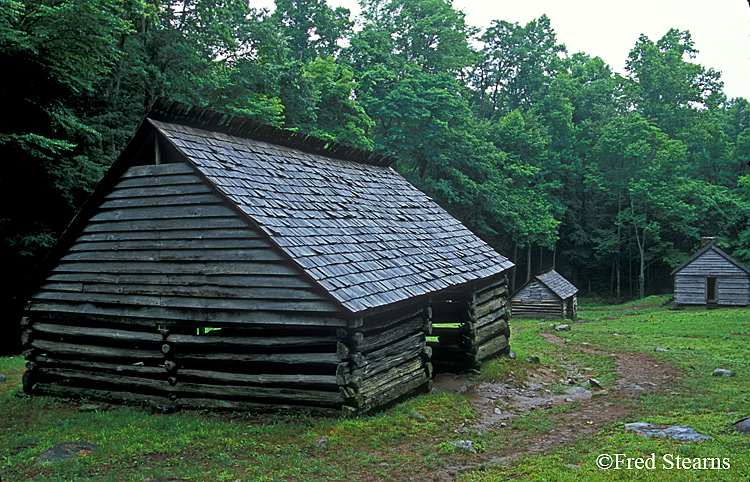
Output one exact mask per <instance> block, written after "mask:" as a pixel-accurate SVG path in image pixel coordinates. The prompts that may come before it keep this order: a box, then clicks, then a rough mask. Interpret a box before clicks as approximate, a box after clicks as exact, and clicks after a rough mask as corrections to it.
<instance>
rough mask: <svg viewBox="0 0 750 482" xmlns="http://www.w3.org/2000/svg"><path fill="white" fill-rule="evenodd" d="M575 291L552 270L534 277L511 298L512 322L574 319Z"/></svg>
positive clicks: (575, 312)
mask: <svg viewBox="0 0 750 482" xmlns="http://www.w3.org/2000/svg"><path fill="white" fill-rule="evenodd" d="M577 293H578V288H576V287H575V286H574V285H573V284H572V283H571V282H570V281H568V280H566V279H565V278H564V277H562V276H561V275H560V273H558V272H557V271H555V270H554V269H550V270H548V271H545V272H543V273H540V274H538V275H536V276H534V277H533V278H532V279H531V280H529V281H528V282H527V283H526V284H525V285H523V286H522V287H521V288H520V289H519V290H518V291H516V292H515V294H513V296H511V302H510V304H511V312H512V313H513V317H514V318H544V319H550V320H561V319H564V318H569V319H572V320H574V319H576V318H577V317H578V296H577Z"/></svg>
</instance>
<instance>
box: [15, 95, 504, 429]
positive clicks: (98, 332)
mask: <svg viewBox="0 0 750 482" xmlns="http://www.w3.org/2000/svg"><path fill="white" fill-rule="evenodd" d="M393 161H394V159H392V158H389V157H385V156H381V155H377V154H374V153H372V152H368V151H362V150H359V149H354V148H349V147H345V146H341V145H338V144H335V143H332V142H329V141H323V140H318V139H313V138H310V137H307V136H304V135H301V134H297V133H294V132H290V131H285V130H281V129H277V128H273V127H268V126H263V125H258V124H254V123H252V122H249V121H247V120H245V119H239V118H234V117H231V116H226V115H223V114H218V113H216V112H212V111H209V110H205V109H200V108H195V107H190V106H186V105H184V104H178V103H173V102H168V101H163V100H162V101H159V102H158V103H157V105H156V106H155V107H154V109H153V110H152V112H151V113H150V114H149V116H148V117H147V119H145V120H144V122H143V123H142V125H141V126H140V127H139V129H138V130H137V132H136V134H135V136H134V138H133V139H132V140H131V142H130V143H129V145H128V146H127V148H126V149H125V150H124V152H123V154H122V155H121V156H120V158H119V159H118V161H117V162H116V163H115V164H114V165H113V167H112V168H111V169H110V171H109V172H108V174H107V176H105V178H104V180H103V181H102V182H101V183H100V185H99V186H98V188H97V189H96V191H95V192H94V194H93V195H92V197H91V198H90V200H89V201H88V202H87V204H86V205H85V207H84V208H83V209H82V211H81V212H80V213H79V214H78V215H77V217H76V218H75V220H74V221H73V222H72V223H71V225H70V226H69V228H68V230H67V231H66V233H65V234H64V235H63V237H62V238H61V240H60V241H59V242H58V244H57V246H56V248H55V249H54V250H53V252H52V254H51V255H50V258H49V261H50V262H49V266H48V271H46V272H45V275H44V277H43V282H42V283H41V284H40V286H39V289H38V291H37V292H36V294H34V295H33V296H32V297H31V299H30V303H29V308H28V311H27V313H26V316H25V318H24V319H23V321H22V324H23V327H24V333H23V340H22V341H23V343H24V348H25V352H24V354H25V356H26V358H27V359H28V363H27V368H28V369H27V372H26V373H25V375H24V388H25V390H26V391H27V392H29V393H31V394H44V395H60V396H67V397H70V396H73V397H88V398H95V399H102V400H111V401H130V402H134V403H146V404H150V405H153V406H157V407H161V408H166V409H175V408H203V407H206V408H225V409H236V410H269V409H272V410H277V409H281V408H290V409H295V410H297V409H302V410H310V411H321V412H333V413H337V414H341V413H342V412H343V413H345V414H348V413H359V412H364V411H367V410H370V409H372V408H374V407H378V406H382V405H383V404H386V403H389V402H391V401H393V400H396V399H398V398H400V397H401V396H403V395H405V394H410V393H414V392H417V391H419V390H428V389H429V388H430V387H431V384H432V382H431V377H432V374H433V361H435V362H436V363H438V364H440V365H441V366H442V367H444V368H448V369H466V368H475V367H477V366H478V364H479V363H481V362H482V361H484V360H487V359H490V358H492V357H494V356H497V355H499V354H502V353H504V352H507V350H508V337H509V334H510V333H509V329H508V323H507V320H508V318H509V316H510V315H509V310H508V309H507V297H508V292H507V278H506V275H505V274H506V271H507V270H508V269H509V268H511V266H513V264H512V263H511V262H510V261H509V260H508V259H506V258H505V257H503V256H501V255H500V254H498V253H496V252H495V251H494V250H493V249H491V248H490V247H489V246H488V245H487V244H486V243H484V242H483V241H482V240H480V239H479V238H478V237H477V236H475V235H474V234H472V233H471V232H470V231H469V230H468V229H466V228H465V227H464V226H463V225H461V223H459V222H458V221H457V220H455V219H454V218H452V217H451V216H450V215H448V213H446V212H445V211H444V210H443V209H441V208H440V207H439V206H438V205H437V204H435V202H433V201H432V200H431V199H430V198H428V197H427V196H426V195H424V194H423V193H421V192H419V191H418V190H417V189H415V188H414V187H413V186H411V185H410V184H409V183H408V182H406V181H405V180H404V179H403V178H402V177H401V176H399V175H398V174H397V173H396V172H395V171H394V170H393V169H391V168H390V167H389V166H390V164H391V163H392V162H393ZM433 326H434V327H435V328H434V331H433ZM427 336H431V342H430V343H429V344H428V343H427V338H426V337H427ZM433 337H434V338H433Z"/></svg>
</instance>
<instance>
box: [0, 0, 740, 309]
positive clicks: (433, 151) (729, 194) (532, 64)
mask: <svg viewBox="0 0 750 482" xmlns="http://www.w3.org/2000/svg"><path fill="white" fill-rule="evenodd" d="M276 4H277V8H276V10H275V11H274V12H273V13H270V12H267V11H265V10H258V9H255V8H253V7H252V3H251V4H250V5H248V4H247V3H246V2H245V1H243V0H149V1H141V0H121V1H113V0H0V65H3V67H4V72H5V73H6V75H4V76H3V77H2V79H0V93H2V96H3V99H4V101H5V106H6V107H5V113H6V115H5V116H3V118H2V120H0V159H2V160H3V170H2V175H0V235H1V236H2V240H3V243H2V245H1V246H0V260H1V262H2V264H3V266H4V267H5V269H4V276H3V279H2V287H1V288H2V297H3V302H4V303H3V304H4V305H5V306H15V307H18V306H20V301H21V300H22V299H23V298H24V296H25V294H23V293H21V292H20V291H19V286H20V285H21V284H20V283H19V282H20V281H22V280H26V279H28V278H29V275H30V273H32V272H33V270H34V268H35V267H36V266H37V265H38V264H39V261H40V259H42V258H43V257H44V255H45V253H46V251H47V249H48V248H49V247H50V246H51V245H52V244H53V243H54V241H55V239H56V238H57V237H58V236H59V234H60V233H61V232H62V231H63V230H64V228H65V227H66V225H67V223H68V222H69V221H70V219H71V218H72V216H73V215H74V213H75V212H76V210H77V209H78V208H79V207H80V206H81V204H82V202H83V201H84V200H85V199H86V196H87V194H88V193H89V192H90V191H91V190H92V189H93V187H94V186H95V184H96V182H97V181H98V180H99V179H100V177H101V176H102V174H103V173H104V172H105V171H106V169H107V167H108V166H109V165H111V163H112V162H113V161H114V159H115V158H116V156H117V153H118V152H119V151H120V150H121V149H122V148H123V146H124V145H125V143H126V142H127V141H128V139H129V137H130V136H131V135H132V133H133V132H134V130H135V128H136V127H137V125H138V123H139V122H140V121H141V120H142V118H143V117H144V115H145V114H146V113H147V112H148V110H149V108H150V106H151V105H152V103H153V101H154V100H155V99H156V98H157V97H158V96H167V97H170V98H172V99H175V100H179V101H183V102H188V103H192V104H197V105H202V106H207V107H210V108H214V109H218V110H224V111H227V112H230V113H234V114H238V115H245V116H249V117H251V118H253V119H255V120H258V121H262V122H265V123H269V124H273V125H277V126H282V127H285V128H288V129H295V130H298V131H301V132H305V133H310V134H313V135H316V136H320V137H324V138H328V139H331V140H335V141H339V142H342V143H346V144H350V145H354V146H357V147H364V148H374V149H377V150H379V151H383V152H386V153H388V154H392V155H395V156H397V157H398V158H399V159H400V163H399V164H398V166H397V169H398V170H399V171H400V172H401V173H403V174H404V175H405V176H406V177H407V178H408V179H409V180H411V181H412V182H413V183H414V184H415V185H417V186H418V187H419V188H421V189H423V190H424V191H426V192H427V193H429V194H430V195H431V196H433V197H434V198H435V199H436V200H438V202H440V203H441V204H442V205H443V206H444V207H445V208H446V209H447V210H449V211H450V212H451V213H452V214H454V215H455V216H456V217H458V218H459V219H461V220H462V221H463V222H465V223H466V224H467V225H468V226H469V227H470V228H471V229H473V230H474V231H475V232H477V233H478V234H479V235H480V236H482V237H483V238H484V239H485V240H487V241H488V242H489V243H490V244H492V245H493V246H494V247H495V248H496V249H498V250H499V251H500V252H503V253H505V254H506V255H508V256H509V257H511V258H512V259H513V260H514V261H515V262H516V263H517V265H518V268H517V272H516V273H515V275H514V278H516V279H515V281H516V283H521V282H523V281H525V279H526V277H527V276H528V274H529V273H532V272H536V271H539V270H541V269H546V268H549V267H550V266H552V265H553V264H554V265H556V266H557V269H558V270H559V271H561V272H562V273H564V274H565V275H566V276H568V277H569V278H570V279H571V280H572V281H573V282H574V283H576V284H577V285H578V286H579V287H580V288H581V289H582V291H583V292H584V293H596V294H600V295H604V296H606V295H611V296H612V297H616V298H620V297H639V296H640V297H642V296H643V295H644V294H646V293H653V292H663V291H665V290H669V288H670V285H671V279H670V276H669V272H670V270H671V269H672V268H673V267H674V266H675V265H677V264H678V263H679V262H680V261H681V260H683V259H684V258H685V257H686V256H687V255H688V254H689V253H690V252H692V251H693V250H694V249H695V248H696V247H697V243H698V240H699V238H700V236H702V235H704V236H705V235H711V236H718V237H719V238H720V240H721V244H722V246H724V247H728V248H729V250H730V252H733V253H734V254H736V255H738V257H739V258H740V259H743V260H745V261H748V260H750V223H749V219H750V194H748V187H750V176H749V175H748V164H747V163H748V159H750V106H749V105H748V101H747V100H746V99H742V98H739V99H727V98H726V96H725V95H724V94H723V92H722V82H721V76H720V73H719V72H716V71H715V70H713V69H710V68H706V67H704V66H701V65H698V64H696V63H694V62H693V61H692V59H693V56H694V54H695V53H696V52H697V47H696V46H695V45H694V43H693V41H692V39H691V36H690V33H689V32H687V31H684V32H683V31H678V30H670V31H669V32H666V33H665V35H664V36H663V37H662V38H661V39H657V40H656V41H654V40H653V39H649V38H647V37H645V36H641V37H640V38H638V39H634V41H635V45H634V47H633V49H632V51H631V52H630V55H629V57H628V59H627V73H626V75H625V76H624V77H623V76H621V75H619V74H616V73H614V72H613V71H612V69H611V68H610V67H609V66H608V65H606V64H605V63H604V62H603V61H602V60H601V59H600V58H597V57H591V56H590V55H587V54H586V53H570V52H567V51H566V48H565V47H564V46H563V45H561V44H559V43H558V41H557V39H556V36H555V32H554V29H553V27H552V20H551V19H549V18H547V17H546V16H542V17H540V18H538V19H536V20H534V21H532V22H529V23H528V24H527V25H519V24H516V23H509V22H506V21H503V20H499V19H498V20H496V21H494V22H493V24H492V26H491V27H490V28H488V29H487V30H486V31H483V32H481V31H479V30H478V29H476V28H474V27H472V26H470V25H467V24H466V21H465V17H464V14H463V13H462V12H461V11H459V10H457V9H456V8H454V7H453V5H452V4H451V2H450V0H362V1H361V5H362V13H361V16H360V17H359V18H357V19H354V18H352V15H351V13H350V12H349V11H348V10H346V9H343V8H336V9H333V8H331V7H330V6H328V5H327V4H326V3H325V0H276ZM355 20H356V22H355ZM517 286H518V285H517ZM6 313H8V311H6ZM12 316H13V317H15V316H16V315H15V314H12ZM9 321H15V320H9Z"/></svg>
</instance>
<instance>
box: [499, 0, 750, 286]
mask: <svg viewBox="0 0 750 482" xmlns="http://www.w3.org/2000/svg"><path fill="white" fill-rule="evenodd" d="M749 1H750V0H749ZM517 270H518V241H514V242H513V269H512V270H511V273H510V292H511V294H513V293H515V292H516V272H517Z"/></svg>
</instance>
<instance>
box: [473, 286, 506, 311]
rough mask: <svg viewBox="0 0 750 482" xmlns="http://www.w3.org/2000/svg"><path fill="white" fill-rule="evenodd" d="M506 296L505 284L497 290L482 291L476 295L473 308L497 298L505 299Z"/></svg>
mask: <svg viewBox="0 0 750 482" xmlns="http://www.w3.org/2000/svg"><path fill="white" fill-rule="evenodd" d="M507 294H508V287H507V286H506V285H505V284H503V285H501V286H499V287H497V288H494V289H490V290H486V291H483V292H482V293H481V294H477V295H476V298H475V300H474V304H475V306H476V305H481V304H483V303H486V302H488V301H490V300H492V299H493V298H497V297H505V298H507Z"/></svg>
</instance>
